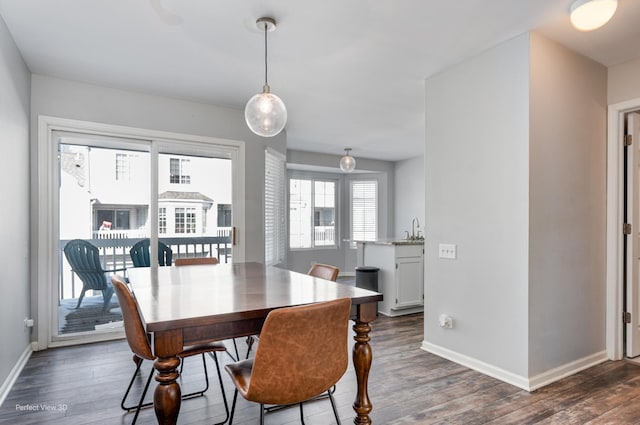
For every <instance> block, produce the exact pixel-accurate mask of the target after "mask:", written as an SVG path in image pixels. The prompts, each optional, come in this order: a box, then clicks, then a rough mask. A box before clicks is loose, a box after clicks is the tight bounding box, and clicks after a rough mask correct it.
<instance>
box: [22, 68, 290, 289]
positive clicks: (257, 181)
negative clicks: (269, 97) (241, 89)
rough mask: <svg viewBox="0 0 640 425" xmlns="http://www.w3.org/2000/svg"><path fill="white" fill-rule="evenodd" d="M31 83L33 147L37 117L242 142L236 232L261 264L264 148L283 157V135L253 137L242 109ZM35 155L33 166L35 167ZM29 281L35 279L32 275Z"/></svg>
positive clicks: (40, 79)
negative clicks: (241, 209) (241, 204)
mask: <svg viewBox="0 0 640 425" xmlns="http://www.w3.org/2000/svg"><path fill="white" fill-rule="evenodd" d="M31 84H32V85H31V92H32V96H31V141H32V144H33V145H34V146H36V145H37V136H38V135H37V126H38V116H40V115H47V116H54V117H60V118H68V119H74V120H84V121H92V122H98V123H106V124H115V125H123V126H130V127H138V128H144V129H151V130H160V131H169V132H176V133H185V134H193V135H200V136H208V137H218V138H224V139H232V140H242V141H246V158H245V159H246V161H245V167H246V175H245V180H246V190H245V211H246V217H245V219H246V229H241V230H240V231H242V230H244V231H245V232H246V242H247V243H246V245H247V246H246V251H245V257H246V260H247V261H264V220H263V206H264V202H263V198H264V149H265V146H267V144H268V145H270V146H272V147H273V148H275V149H276V150H278V151H279V152H282V153H283V154H284V152H285V151H286V134H285V133H282V134H281V135H278V136H275V137H273V138H269V139H265V138H261V137H258V136H256V135H254V134H253V133H251V131H250V130H249V129H248V128H247V126H246V123H245V121H244V113H243V111H241V110H233V109H228V108H222V107H216V106H212V105H206V104H202V103H195V102H190V101H186V100H179V99H172V98H167V97H161V96H153V95H147V94H142V93H135V92H129V91H124V90H116V89H111V88H105V87H99V86H94V85H90V84H83V83H78V82H72V81H67V80H61V79H56V78H52V77H46V76H41V75H33V76H32V80H31ZM36 155H37V152H36ZM36 155H34V158H33V161H34V162H33V164H36V162H35V161H37V156H36ZM39 177H40V176H38V169H37V166H33V167H32V177H31V178H32V182H34V183H33V184H34V185H35V184H36V182H38V179H39ZM33 193H34V195H33V196H34V198H33V199H32V203H33V205H34V208H32V212H33V214H32V221H31V230H32V234H33V235H34V236H33V237H32V243H36V241H37V235H38V234H39V233H40V232H44V231H45V229H39V227H38V226H39V223H38V221H37V217H38V210H37V201H38V200H37V197H36V195H37V191H36V190H35V187H34V188H33ZM33 269H34V270H36V269H37V258H33ZM52 278H53V277H52ZM33 279H34V281H36V279H37V277H35V276H34V277H33ZM35 300H36V297H34V302H35Z"/></svg>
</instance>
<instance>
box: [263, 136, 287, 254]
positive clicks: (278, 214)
mask: <svg viewBox="0 0 640 425" xmlns="http://www.w3.org/2000/svg"><path fill="white" fill-rule="evenodd" d="M264 172H265V176H264V262H265V264H267V265H273V264H278V263H282V262H283V261H284V258H285V237H286V228H285V214H286V210H285V208H286V205H285V181H286V180H285V157H284V155H282V154H281V153H279V152H277V151H274V150H272V149H269V148H267V149H266V151H265V153H264Z"/></svg>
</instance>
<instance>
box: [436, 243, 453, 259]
mask: <svg viewBox="0 0 640 425" xmlns="http://www.w3.org/2000/svg"><path fill="white" fill-rule="evenodd" d="M438 257H440V258H446V259H449V260H455V259H456V245H455V244H452V243H441V244H440V245H438Z"/></svg>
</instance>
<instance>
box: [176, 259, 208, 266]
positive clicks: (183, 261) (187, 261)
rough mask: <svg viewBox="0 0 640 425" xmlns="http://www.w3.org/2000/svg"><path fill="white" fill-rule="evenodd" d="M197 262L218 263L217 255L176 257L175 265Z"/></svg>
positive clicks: (194, 263)
mask: <svg viewBox="0 0 640 425" xmlns="http://www.w3.org/2000/svg"><path fill="white" fill-rule="evenodd" d="M197 264H218V259H217V258H216V257H196V258H176V261H175V265H176V267H179V266H192V265H197Z"/></svg>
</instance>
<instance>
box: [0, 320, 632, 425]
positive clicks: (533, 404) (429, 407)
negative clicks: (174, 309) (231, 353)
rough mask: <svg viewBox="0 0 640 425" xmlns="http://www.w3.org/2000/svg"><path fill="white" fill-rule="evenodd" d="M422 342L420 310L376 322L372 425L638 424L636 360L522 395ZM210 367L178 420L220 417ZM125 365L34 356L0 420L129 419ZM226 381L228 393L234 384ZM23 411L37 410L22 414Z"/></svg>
mask: <svg viewBox="0 0 640 425" xmlns="http://www.w3.org/2000/svg"><path fill="white" fill-rule="evenodd" d="M421 341H422V315H421V314H417V315H411V316H406V317H399V318H393V319H390V318H386V317H384V316H381V317H380V318H379V320H378V321H376V322H375V323H374V331H373V332H372V346H373V354H374V362H373V369H372V373H371V376H370V379H369V387H370V396H371V400H372V402H373V405H374V410H373V413H372V419H373V422H374V424H379V425H387V424H443V423H447V424H465V425H472V424H500V425H503V424H638V423H640V366H637V365H635V364H631V363H628V362H623V361H621V362H606V363H603V364H601V365H599V366H597V367H594V368H591V369H588V370H586V371H583V372H581V373H578V374H576V375H573V376H571V377H568V378H566V379H563V380H562V381H560V382H557V383H555V384H552V385H549V386H547V387H545V388H542V389H540V390H538V391H535V392H533V393H528V392H526V391H523V390H520V389H518V388H516V387H513V386H511V385H508V384H505V383H502V382H501V381H498V380H496V379H493V378H489V377H487V376H485V375H482V374H480V373H477V372H474V371H471V370H469V369H467V368H465V367H462V366H459V365H457V364H455V363H452V362H449V361H447V360H444V359H441V358H439V357H437V356H435V355H432V354H429V353H426V352H424V351H422V350H420V348H419V347H420V343H421ZM240 346H241V347H242V346H244V344H240ZM225 361H228V359H225ZM208 365H209V370H210V376H211V388H210V389H209V391H208V392H207V393H206V396H205V397H199V398H195V399H191V400H187V401H184V402H183V403H182V409H181V413H180V421H179V423H181V424H212V423H214V422H217V421H219V420H221V419H222V417H223V416H221V415H223V410H222V405H221V401H220V400H221V398H220V392H219V386H218V385H217V384H216V382H217V379H216V377H215V367H214V363H213V361H211V360H210V359H209V360H208ZM147 366H150V365H147ZM132 371H133V363H132V362H131V353H130V351H129V349H128V347H127V345H126V343H125V342H124V341H116V342H107V343H98V344H90V345H83V346H77V347H67V348H58V349H51V350H47V351H42V352H37V353H34V354H33V356H32V357H31V359H30V360H29V363H28V365H27V367H26V368H25V370H24V372H23V373H22V375H21V376H20V377H19V379H18V381H17V382H16V384H15V386H14V388H13V389H12V391H11V393H10V394H9V396H8V398H7V399H6V401H5V402H4V404H3V406H2V408H1V409H0V423H7V424H41V423H47V424H54V425H55V424H129V423H130V422H131V419H132V415H131V414H125V413H124V412H123V411H121V410H120V407H119V405H120V397H121V396H122V394H123V392H124V389H125V386H126V384H127V382H128V379H129V377H130V374H131V373H132ZM223 373H224V372H223ZM223 377H224V379H225V385H226V387H225V389H226V393H227V394H228V396H229V398H231V396H232V389H231V384H230V383H229V381H228V380H227V378H226V376H223ZM183 379H184V387H185V388H186V389H188V388H194V387H195V386H197V385H198V384H200V383H201V382H202V381H201V379H202V364H201V362H199V361H198V359H189V360H188V361H187V364H186V365H185V376H184V378H183ZM141 381H142V379H140V380H139V382H138V383H140V382H141ZM152 385H153V384H152ZM355 386H356V385H355V378H354V374H353V370H352V369H350V370H349V371H348V372H347V374H346V375H345V377H344V378H343V379H342V380H341V381H340V383H339V385H338V389H337V391H336V397H337V402H338V410H339V413H340V415H341V418H342V422H343V424H350V423H353V411H352V408H351V404H352V403H353V399H354V394H355ZM187 387H188V388H187ZM28 407H31V408H32V409H38V410H20V409H23V408H28ZM305 414H306V419H305V420H306V423H307V424H308V425H326V424H331V423H333V422H334V421H333V418H332V414H331V408H330V405H329V402H328V401H326V400H324V401H317V402H313V403H308V404H307V405H306V406H305ZM257 418H258V410H257V407H256V406H255V405H253V404H250V403H247V402H246V401H244V400H242V399H240V401H239V404H238V412H237V415H236V421H235V422H234V423H237V424H255V423H257ZM297 420H298V411H297V409H286V410H284V411H280V412H276V413H272V414H269V415H267V421H266V423H267V424H278V425H285V424H295V423H298V421H297ZM138 423H140V424H144V423H154V415H153V411H152V410H151V409H146V410H144V411H143V413H141V415H140V418H139V420H138Z"/></svg>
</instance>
